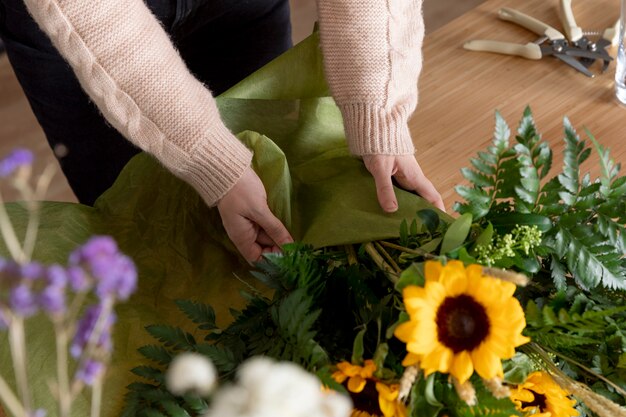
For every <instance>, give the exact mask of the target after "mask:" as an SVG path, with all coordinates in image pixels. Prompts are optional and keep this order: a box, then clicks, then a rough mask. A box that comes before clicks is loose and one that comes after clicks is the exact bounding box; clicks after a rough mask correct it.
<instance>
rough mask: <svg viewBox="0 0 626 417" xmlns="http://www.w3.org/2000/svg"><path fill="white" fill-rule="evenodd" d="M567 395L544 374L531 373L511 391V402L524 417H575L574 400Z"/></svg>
mask: <svg viewBox="0 0 626 417" xmlns="http://www.w3.org/2000/svg"><path fill="white" fill-rule="evenodd" d="M568 395H569V394H568V393H567V391H565V390H564V389H563V388H561V387H560V386H558V385H557V383H556V382H554V380H553V379H552V377H551V376H550V375H549V374H547V373H546V372H533V373H532V374H530V375H528V378H526V381H525V382H524V383H523V384H521V385H518V386H517V388H515V389H514V390H512V391H511V401H513V403H515V406H516V408H517V409H518V410H519V411H521V412H523V413H525V415H526V416H532V417H575V416H577V415H578V411H576V409H575V408H574V406H575V405H576V400H573V399H571V398H569V397H568Z"/></svg>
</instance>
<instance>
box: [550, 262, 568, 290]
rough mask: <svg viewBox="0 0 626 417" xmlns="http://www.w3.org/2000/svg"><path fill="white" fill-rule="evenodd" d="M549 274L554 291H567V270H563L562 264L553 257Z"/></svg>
mask: <svg viewBox="0 0 626 417" xmlns="http://www.w3.org/2000/svg"><path fill="white" fill-rule="evenodd" d="M550 273H551V276H552V280H553V281H554V286H555V287H556V289H557V290H559V291H565V290H566V289H567V282H566V280H567V276H566V275H567V270H566V269H565V266H563V264H562V263H561V262H559V261H558V259H556V258H555V257H553V258H552V260H551V261H550Z"/></svg>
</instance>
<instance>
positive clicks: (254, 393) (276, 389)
mask: <svg viewBox="0 0 626 417" xmlns="http://www.w3.org/2000/svg"><path fill="white" fill-rule="evenodd" d="M351 410H352V404H351V403H350V400H349V399H348V398H347V397H345V396H343V395H340V394H337V393H334V392H324V391H323V390H322V384H321V382H320V381H319V380H318V379H317V378H316V377H315V376H314V375H312V374H310V373H308V372H306V371H305V370H303V369H302V368H300V367H299V366H297V365H295V364H293V363H290V362H280V363H278V362H274V361H272V360H270V359H267V358H253V359H250V360H248V361H247V362H246V363H244V364H243V365H242V366H241V368H240V369H239V371H238V379H237V381H236V384H235V385H232V386H229V387H224V388H222V389H220V390H219V391H218V392H217V393H216V394H215V396H214V397H213V401H212V403H211V408H210V410H209V412H208V413H207V414H206V415H205V417H348V416H349V415H350V411H351Z"/></svg>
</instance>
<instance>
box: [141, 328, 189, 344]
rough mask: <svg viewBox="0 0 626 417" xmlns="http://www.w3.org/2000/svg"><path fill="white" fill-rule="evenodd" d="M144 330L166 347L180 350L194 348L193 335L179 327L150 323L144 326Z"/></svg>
mask: <svg viewBox="0 0 626 417" xmlns="http://www.w3.org/2000/svg"><path fill="white" fill-rule="evenodd" d="M146 330H147V331H148V333H150V335H152V337H154V338H155V339H157V340H158V341H160V342H162V343H163V344H164V345H165V346H166V347H171V348H172V349H180V350H194V348H195V345H196V340H195V339H194V337H193V336H192V335H191V334H190V333H187V332H185V331H183V330H182V329H181V328H179V327H173V326H165V325H150V326H146Z"/></svg>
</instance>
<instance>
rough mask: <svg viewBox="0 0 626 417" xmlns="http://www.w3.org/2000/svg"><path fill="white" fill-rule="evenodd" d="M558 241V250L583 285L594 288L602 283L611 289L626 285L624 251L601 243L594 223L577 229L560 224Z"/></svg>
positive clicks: (625, 286)
mask: <svg viewBox="0 0 626 417" xmlns="http://www.w3.org/2000/svg"><path fill="white" fill-rule="evenodd" d="M554 241H555V249H556V252H557V254H558V255H559V256H560V257H561V258H563V257H564V258H565V261H566V263H567V266H568V268H569V270H570V271H571V272H572V273H573V274H574V277H575V278H576V279H577V280H578V281H579V283H580V284H581V285H583V286H584V287H586V288H590V289H591V288H595V287H597V286H598V285H600V284H602V285H603V286H605V287H607V288H610V289H626V273H625V270H624V269H623V267H622V262H621V258H622V253H620V252H619V251H617V250H615V248H610V247H608V248H607V247H606V246H604V245H602V246H597V243H598V241H601V237H598V236H597V235H596V234H594V231H593V229H592V228H591V227H590V226H587V225H584V224H583V225H579V226H578V227H576V228H573V229H566V228H564V227H562V226H558V227H557V233H556V235H555V239H554ZM607 249H613V250H612V251H607Z"/></svg>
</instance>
